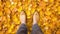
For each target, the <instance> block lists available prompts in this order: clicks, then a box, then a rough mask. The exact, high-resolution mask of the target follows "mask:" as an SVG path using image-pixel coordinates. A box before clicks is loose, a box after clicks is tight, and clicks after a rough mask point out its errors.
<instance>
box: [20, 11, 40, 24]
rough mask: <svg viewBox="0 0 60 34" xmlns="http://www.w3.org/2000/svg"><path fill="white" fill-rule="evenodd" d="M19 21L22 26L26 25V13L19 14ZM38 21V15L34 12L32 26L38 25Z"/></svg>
mask: <svg viewBox="0 0 60 34" xmlns="http://www.w3.org/2000/svg"><path fill="white" fill-rule="evenodd" d="M20 21H21V23H22V24H26V13H25V12H24V11H22V12H21V13H20ZM38 21H39V13H38V12H37V11H36V12H34V14H33V24H36V23H38Z"/></svg>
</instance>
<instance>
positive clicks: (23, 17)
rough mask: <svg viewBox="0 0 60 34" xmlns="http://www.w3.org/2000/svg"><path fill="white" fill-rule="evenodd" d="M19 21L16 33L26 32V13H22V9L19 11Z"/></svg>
mask: <svg viewBox="0 0 60 34" xmlns="http://www.w3.org/2000/svg"><path fill="white" fill-rule="evenodd" d="M20 21H21V26H20V27H19V29H18V31H17V33H16V34H27V27H26V14H25V13H24V11H22V12H21V13H20Z"/></svg>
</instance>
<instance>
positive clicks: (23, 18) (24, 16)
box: [20, 11, 26, 24]
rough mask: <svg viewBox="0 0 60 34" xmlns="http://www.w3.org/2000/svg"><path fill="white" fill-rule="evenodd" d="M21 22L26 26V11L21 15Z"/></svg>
mask: <svg viewBox="0 0 60 34" xmlns="http://www.w3.org/2000/svg"><path fill="white" fill-rule="evenodd" d="M20 21H21V24H26V14H25V12H24V11H22V12H21V13H20Z"/></svg>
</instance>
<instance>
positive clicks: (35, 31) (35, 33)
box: [31, 12, 43, 34]
mask: <svg viewBox="0 0 60 34" xmlns="http://www.w3.org/2000/svg"><path fill="white" fill-rule="evenodd" d="M38 21H39V14H38V12H35V13H34V15H33V26H32V32H31V34H43V32H42V30H41V28H39V26H38V25H37V23H38Z"/></svg>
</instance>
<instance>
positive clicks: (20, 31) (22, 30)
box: [17, 24, 27, 34]
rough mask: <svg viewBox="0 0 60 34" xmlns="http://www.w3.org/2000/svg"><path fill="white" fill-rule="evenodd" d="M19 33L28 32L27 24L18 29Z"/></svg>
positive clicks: (25, 33) (24, 33)
mask: <svg viewBox="0 0 60 34" xmlns="http://www.w3.org/2000/svg"><path fill="white" fill-rule="evenodd" d="M17 34H27V27H26V25H25V24H21V26H20V27H19V29H18V31H17Z"/></svg>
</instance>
